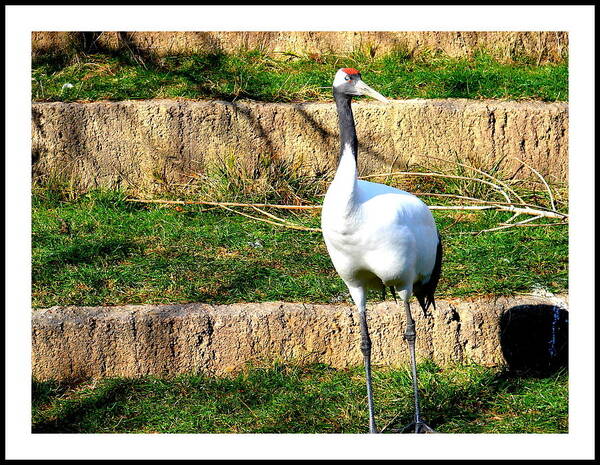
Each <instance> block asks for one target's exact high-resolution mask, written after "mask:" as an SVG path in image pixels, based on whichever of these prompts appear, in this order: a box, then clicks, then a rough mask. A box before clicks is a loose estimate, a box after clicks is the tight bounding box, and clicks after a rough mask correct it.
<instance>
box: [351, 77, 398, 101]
mask: <svg viewBox="0 0 600 465" xmlns="http://www.w3.org/2000/svg"><path fill="white" fill-rule="evenodd" d="M355 88H356V90H357V91H358V92H359V95H368V96H369V97H373V98H374V99H377V100H379V101H380V102H383V103H390V101H389V100H388V99H386V98H385V97H384V96H383V95H381V94H380V93H379V92H377V91H376V90H373V89H371V88H370V87H369V86H368V85H366V84H365V83H364V82H363V81H362V80H361V81H358V82H357V83H356V87H355Z"/></svg>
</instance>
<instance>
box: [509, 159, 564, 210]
mask: <svg viewBox="0 0 600 465" xmlns="http://www.w3.org/2000/svg"><path fill="white" fill-rule="evenodd" d="M511 158H513V159H514V160H517V161H519V162H521V163H523V165H525V166H526V167H527V168H529V169H530V170H531V171H533V172H534V173H535V174H536V175H537V177H538V178H540V180H541V181H542V183H543V184H544V186H546V190H547V191H548V196H549V197H550V205H551V206H552V210H556V204H555V203H554V195H552V189H550V186H549V185H548V183H547V182H546V180H545V179H544V177H543V176H542V175H541V174H540V173H539V172H538V171H537V170H536V169H534V168H533V167H532V166H530V165H529V164H527V163H525V162H524V161H523V160H521V159H520V158H517V157H512V156H511Z"/></svg>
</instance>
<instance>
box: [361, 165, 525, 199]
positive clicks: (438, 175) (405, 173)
mask: <svg viewBox="0 0 600 465" xmlns="http://www.w3.org/2000/svg"><path fill="white" fill-rule="evenodd" d="M385 176H430V177H434V178H449V179H462V180H465V181H477V182H480V183H482V184H487V185H488V186H491V187H493V188H494V190H496V191H497V192H499V193H500V194H502V195H503V196H504V198H505V199H506V201H507V202H508V203H509V204H512V203H513V202H512V200H511V198H510V197H509V196H508V194H507V193H506V192H505V191H504V189H502V188H501V187H500V186H499V185H498V184H494V183H493V182H490V181H486V180H484V179H479V178H470V177H468V176H459V175H456V174H443V173H417V172H411V171H394V172H391V173H382V174H369V175H366V176H361V177H360V178H359V179H369V178H377V177H385ZM520 200H522V199H520Z"/></svg>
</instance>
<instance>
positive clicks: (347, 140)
mask: <svg viewBox="0 0 600 465" xmlns="http://www.w3.org/2000/svg"><path fill="white" fill-rule="evenodd" d="M334 97H335V105H336V107H337V112H338V119H339V126H340V157H343V156H344V153H345V151H347V147H349V148H350V151H351V152H352V155H353V157H354V161H355V162H356V160H357V158H358V139H357V138H356V127H355V126H354V115H353V114H352V106H351V102H352V98H351V97H349V96H347V95H343V94H338V93H335V94H334Z"/></svg>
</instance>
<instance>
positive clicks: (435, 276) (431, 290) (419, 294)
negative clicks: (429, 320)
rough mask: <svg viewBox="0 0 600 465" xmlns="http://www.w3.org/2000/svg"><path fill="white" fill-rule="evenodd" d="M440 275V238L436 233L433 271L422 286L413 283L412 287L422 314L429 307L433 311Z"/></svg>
mask: <svg viewBox="0 0 600 465" xmlns="http://www.w3.org/2000/svg"><path fill="white" fill-rule="evenodd" d="M441 273H442V238H441V237H440V233H439V232H438V246H437V253H436V256H435V264H434V265H433V270H432V271H431V276H430V277H429V281H427V282H426V283H424V284H421V283H415V285H414V287H413V293H414V295H415V297H416V298H417V300H418V301H419V305H421V308H422V309H423V313H425V314H427V310H428V309H429V307H430V306H431V305H433V308H434V309H435V297H434V294H435V290H436V288H437V285H438V281H439V280H440V275H441Z"/></svg>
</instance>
